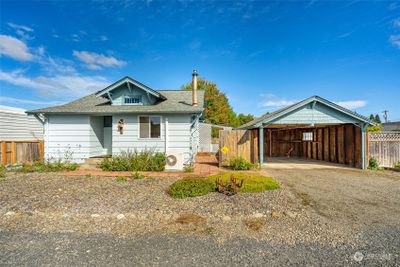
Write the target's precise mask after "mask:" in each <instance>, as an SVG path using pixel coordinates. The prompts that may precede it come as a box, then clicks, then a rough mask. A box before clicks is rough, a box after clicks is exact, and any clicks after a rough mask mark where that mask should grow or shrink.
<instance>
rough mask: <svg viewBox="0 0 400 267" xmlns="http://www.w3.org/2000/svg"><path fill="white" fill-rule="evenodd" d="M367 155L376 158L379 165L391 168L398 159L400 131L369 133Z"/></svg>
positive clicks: (399, 157) (399, 155) (399, 153)
mask: <svg viewBox="0 0 400 267" xmlns="http://www.w3.org/2000/svg"><path fill="white" fill-rule="evenodd" d="M368 157H369V158H371V157H373V158H376V159H377V160H378V162H379V165H380V166H384V167H390V168H393V167H394V166H395V164H396V163H397V162H399V161H400V132H381V133H369V134H368Z"/></svg>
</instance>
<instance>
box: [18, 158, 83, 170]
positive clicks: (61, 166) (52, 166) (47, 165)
mask: <svg viewBox="0 0 400 267" xmlns="http://www.w3.org/2000/svg"><path fill="white" fill-rule="evenodd" d="M78 167H79V164H76V163H63V162H45V161H35V162H33V163H23V164H22V166H21V167H18V168H14V169H13V170H14V171H16V172H59V171H74V170H76V169H77V168H78Z"/></svg>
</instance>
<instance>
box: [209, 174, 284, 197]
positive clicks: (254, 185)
mask: <svg viewBox="0 0 400 267" xmlns="http://www.w3.org/2000/svg"><path fill="white" fill-rule="evenodd" d="M231 177H233V178H236V181H237V182H240V181H241V180H243V186H242V188H240V189H239V192H241V193H257V192H263V191H265V190H273V189H279V188H280V186H279V183H278V182H277V181H275V180H274V179H273V178H271V177H268V176H263V175H259V174H256V173H245V172H227V173H220V174H216V175H213V176H210V179H212V181H214V182H215V181H216V180H217V179H218V178H220V179H221V180H222V182H223V183H228V182H230V179H231Z"/></svg>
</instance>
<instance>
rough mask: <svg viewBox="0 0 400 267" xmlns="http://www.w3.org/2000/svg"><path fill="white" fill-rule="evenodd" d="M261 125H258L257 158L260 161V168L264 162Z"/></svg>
mask: <svg viewBox="0 0 400 267" xmlns="http://www.w3.org/2000/svg"><path fill="white" fill-rule="evenodd" d="M263 130H264V129H263V127H262V126H260V127H259V128H258V140H259V141H258V159H259V161H260V168H261V166H262V164H263V163H264V133H263Z"/></svg>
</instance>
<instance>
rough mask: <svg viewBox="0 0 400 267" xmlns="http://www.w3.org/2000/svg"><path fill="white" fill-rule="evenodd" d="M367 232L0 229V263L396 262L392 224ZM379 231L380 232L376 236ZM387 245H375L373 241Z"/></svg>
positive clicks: (203, 264)
mask: <svg viewBox="0 0 400 267" xmlns="http://www.w3.org/2000/svg"><path fill="white" fill-rule="evenodd" d="M388 230H389V229H385V231H382V232H381V231H377V232H371V233H369V236H368V238H367V239H366V240H365V241H366V242H365V244H364V245H363V246H361V247H352V246H350V245H348V244H343V245H341V246H338V247H331V246H329V245H324V244H321V243H301V244H296V245H288V244H285V243H281V244H271V243H270V242H268V241H257V240H253V239H248V238H232V239H229V241H225V242H217V241H216V240H215V239H213V238H210V237H207V238H198V237H193V236H187V235H185V236H182V235H171V234H169V235H141V236H130V237H129V238H118V237H116V236H111V235H104V234H92V235H87V236H86V235H76V234H70V233H69V234H66V233H63V234H60V233H54V234H53V233H51V234H39V233H26V232H23V233H21V232H1V231H0V241H1V242H0V265H1V266H10V265H11V266H88V265H90V266H399V265H400V257H399V255H398V254H397V255H395V254H393V253H391V252H388V251H390V249H393V248H397V249H398V248H399V247H400V242H399V240H398V239H396V238H394V237H393V234H395V231H397V230H398V229H397V230H396V229H391V231H388ZM382 233H385V235H382ZM377 240H380V243H383V242H382V241H385V243H386V244H391V245H392V247H391V248H388V247H380V246H377V245H376V241H377Z"/></svg>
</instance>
